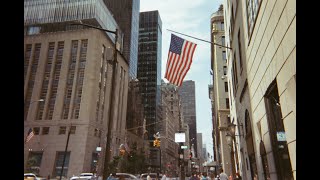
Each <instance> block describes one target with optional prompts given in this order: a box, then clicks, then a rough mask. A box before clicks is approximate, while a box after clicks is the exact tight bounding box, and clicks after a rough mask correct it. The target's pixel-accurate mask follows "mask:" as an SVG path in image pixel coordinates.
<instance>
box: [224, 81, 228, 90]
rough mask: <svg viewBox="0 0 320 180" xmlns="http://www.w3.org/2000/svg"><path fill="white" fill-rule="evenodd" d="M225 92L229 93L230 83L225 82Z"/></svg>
mask: <svg viewBox="0 0 320 180" xmlns="http://www.w3.org/2000/svg"><path fill="white" fill-rule="evenodd" d="M224 91H225V92H228V82H224Z"/></svg>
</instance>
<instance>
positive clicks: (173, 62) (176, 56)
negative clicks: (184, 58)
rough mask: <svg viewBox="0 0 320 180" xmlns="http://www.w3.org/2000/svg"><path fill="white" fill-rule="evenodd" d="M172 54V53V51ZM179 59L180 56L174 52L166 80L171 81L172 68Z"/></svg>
mask: <svg viewBox="0 0 320 180" xmlns="http://www.w3.org/2000/svg"><path fill="white" fill-rule="evenodd" d="M173 54H174V53H173ZM178 59H180V56H179V55H178V54H174V56H173V58H172V63H171V69H170V70H169V75H168V80H169V81H171V80H172V79H171V77H172V73H173V72H174V68H175V66H176V65H177V63H176V62H177V61H178Z"/></svg>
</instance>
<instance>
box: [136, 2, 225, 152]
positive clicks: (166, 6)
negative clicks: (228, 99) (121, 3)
mask: <svg viewBox="0 0 320 180" xmlns="http://www.w3.org/2000/svg"><path fill="white" fill-rule="evenodd" d="M222 3H223V0H183V1H182V0H140V12H144V11H153V10H158V11H159V14H160V18H161V20H162V59H161V60H162V62H161V64H162V72H161V79H164V80H165V82H168V81H167V80H166V79H165V78H164V74H165V70H166V69H165V68H166V64H167V57H168V51H169V46H170V39H171V34H175V35H177V36H179V37H181V38H184V39H186V40H188V41H191V42H193V43H196V44H197V47H196V50H195V52H194V55H193V62H192V64H191V67H190V70H189V71H188V73H187V75H186V77H185V78H184V80H193V81H195V86H196V115H197V117H196V118H197V133H202V141H203V144H206V148H207V152H209V153H210V155H213V146H212V135H211V132H212V119H211V104H210V99H209V92H208V85H209V84H211V83H212V76H211V75H210V70H211V68H210V66H211V59H210V58H211V52H210V48H211V45H210V44H209V43H207V42H203V41H200V40H197V39H193V38H190V37H187V36H183V35H180V34H177V33H174V32H171V31H168V30H167V29H170V30H173V31H176V32H180V33H183V34H187V35H189V36H193V37H196V38H199V39H203V40H207V41H210V17H211V15H212V13H214V12H216V11H218V8H219V6H220V4H222Z"/></svg>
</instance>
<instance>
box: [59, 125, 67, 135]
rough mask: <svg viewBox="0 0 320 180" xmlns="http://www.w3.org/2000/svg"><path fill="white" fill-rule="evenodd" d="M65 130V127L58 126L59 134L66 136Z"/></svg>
mask: <svg viewBox="0 0 320 180" xmlns="http://www.w3.org/2000/svg"><path fill="white" fill-rule="evenodd" d="M66 130H67V127H66V126H60V128H59V134H66Z"/></svg>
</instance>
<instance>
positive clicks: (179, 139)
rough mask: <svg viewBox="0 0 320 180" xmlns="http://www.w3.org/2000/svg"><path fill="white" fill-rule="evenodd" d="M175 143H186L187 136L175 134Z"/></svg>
mask: <svg viewBox="0 0 320 180" xmlns="http://www.w3.org/2000/svg"><path fill="white" fill-rule="evenodd" d="M174 141H175V142H186V134H185V133H175V134H174Z"/></svg>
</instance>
